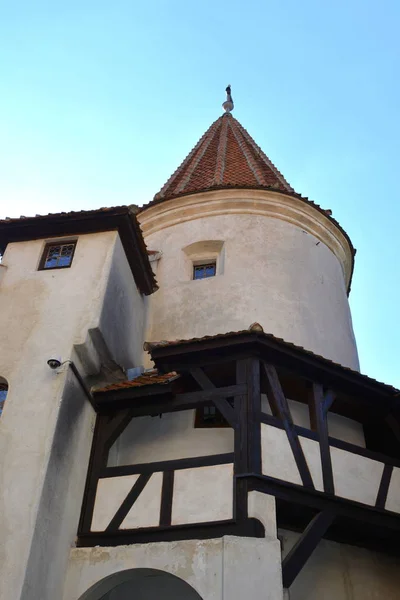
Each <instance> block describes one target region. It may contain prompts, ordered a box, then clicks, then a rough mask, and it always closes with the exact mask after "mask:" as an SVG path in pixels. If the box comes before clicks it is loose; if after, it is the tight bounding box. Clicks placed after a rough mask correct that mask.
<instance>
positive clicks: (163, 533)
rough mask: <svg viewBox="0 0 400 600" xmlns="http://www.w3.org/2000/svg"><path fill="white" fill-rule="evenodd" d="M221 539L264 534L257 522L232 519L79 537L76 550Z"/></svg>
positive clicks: (92, 533)
mask: <svg viewBox="0 0 400 600" xmlns="http://www.w3.org/2000/svg"><path fill="white" fill-rule="evenodd" d="M225 535H234V536H238V537H256V538H263V537H264V535H265V530H264V527H263V525H262V524H261V523H260V521H258V520H257V519H246V520H245V521H242V522H240V523H236V522H235V521H234V520H233V519H230V520H226V521H213V522H208V523H194V524H193V525H172V526H170V527H151V528H146V529H137V530H135V529H128V530H119V531H118V532H117V533H112V532H104V533H97V532H90V533H82V534H80V535H79V537H78V542H77V546H78V547H79V548H83V547H93V546H123V545H125V544H143V543H150V542H171V541H176V540H206V539H212V538H220V537H223V536H225Z"/></svg>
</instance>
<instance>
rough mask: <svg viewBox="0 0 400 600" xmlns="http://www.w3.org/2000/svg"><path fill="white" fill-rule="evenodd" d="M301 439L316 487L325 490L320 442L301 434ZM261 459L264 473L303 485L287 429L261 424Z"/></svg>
mask: <svg viewBox="0 0 400 600" xmlns="http://www.w3.org/2000/svg"><path fill="white" fill-rule="evenodd" d="M299 440H300V444H301V447H302V449H303V453H304V457H305V459H306V462H307V464H308V468H309V470H310V474H311V478H312V480H313V483H314V486H315V489H316V490H319V491H323V489H324V488H323V481H322V468H321V455H320V450H319V444H318V443H317V442H316V441H314V440H309V439H308V438H305V437H302V436H299ZM261 459H262V473H263V474H264V475H268V476H269V477H274V478H275V479H282V480H283V481H290V483H295V484H297V485H302V480H301V477H300V473H299V470H298V468H297V465H296V461H295V459H294V456H293V452H292V449H291V447H290V444H289V440H288V437H287V434H286V431H285V430H283V429H278V428H277V427H272V426H270V425H265V424H264V423H263V424H262V425H261Z"/></svg>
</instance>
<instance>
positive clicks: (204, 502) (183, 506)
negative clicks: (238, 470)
mask: <svg viewBox="0 0 400 600" xmlns="http://www.w3.org/2000/svg"><path fill="white" fill-rule="evenodd" d="M232 518H233V465H232V464H227V465H214V466H211V467H197V468H193V469H180V470H179V471H175V476H174V493H173V497H172V525H185V524H188V523H206V522H207V521H223V520H226V519H232Z"/></svg>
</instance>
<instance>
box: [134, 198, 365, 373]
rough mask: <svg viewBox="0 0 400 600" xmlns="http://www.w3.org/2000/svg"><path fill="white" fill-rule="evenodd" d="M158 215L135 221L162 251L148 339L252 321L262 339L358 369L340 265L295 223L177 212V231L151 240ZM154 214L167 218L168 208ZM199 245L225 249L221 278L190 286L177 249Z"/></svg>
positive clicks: (232, 328)
mask: <svg viewBox="0 0 400 600" xmlns="http://www.w3.org/2000/svg"><path fill="white" fill-rule="evenodd" d="M226 193H228V192H226ZM238 193H239V192H238ZM248 193H249V192H248ZM211 200H212V199H211ZM221 202H222V200H221ZM216 203H217V201H215V202H214V203H213V202H211V201H210V205H211V204H214V205H215V204H216ZM164 204H165V203H164ZM221 206H222V207H223V204H221ZM155 210H156V207H153V208H152V209H149V211H144V212H143V213H142V214H140V215H139V219H140V220H141V221H142V223H143V229H144V235H145V241H146V244H147V246H148V247H149V248H150V249H153V250H160V251H161V252H162V256H161V258H160V260H159V261H158V267H157V280H158V283H159V286H160V289H159V290H158V291H157V292H156V293H155V294H153V296H152V297H151V299H150V321H149V327H148V330H147V334H146V338H147V339H148V340H155V341H157V340H174V339H179V338H191V337H197V336H198V337H202V336H204V335H213V334H217V333H225V332H228V331H238V330H242V329H247V328H248V327H249V325H250V324H251V323H253V322H255V321H257V322H259V323H260V324H261V325H262V326H263V327H264V330H265V331H266V332H270V333H273V334H274V335H276V336H278V337H281V338H283V339H284V340H286V341H289V342H293V343H295V344H298V345H300V346H303V347H304V348H306V349H307V350H312V351H313V352H315V353H317V354H321V355H322V356H325V357H326V358H329V359H332V360H334V361H336V362H338V363H341V364H343V365H345V366H348V367H350V368H353V369H358V368H359V364H358V358H357V350H356V344H355V339H354V334H353V329H352V324H351V317H350V310H349V305H348V300H347V295H346V285H345V280H344V275H343V270H342V266H341V264H340V262H339V260H338V258H337V257H336V256H335V254H334V253H333V252H332V251H331V250H330V249H329V248H328V247H327V246H326V245H325V244H324V243H323V242H322V241H321V240H320V239H318V238H317V237H315V236H314V235H312V234H311V233H308V232H306V231H305V230H304V229H303V228H302V226H301V224H300V223H299V224H296V221H292V222H289V221H285V220H283V219H280V218H274V217H273V216H270V215H269V216H264V215H262V214H233V210H234V209H233V208H232V207H231V206H230V205H229V206H228V207H227V208H226V214H210V216H199V214H201V213H199V214H195V213H193V217H192V219H191V220H185V219H187V216H186V213H185V211H184V210H182V211H181V213H179V211H178V209H177V210H176V214H177V216H176V219H175V221H174V222H175V223H176V224H174V225H170V224H169V223H168V222H166V224H165V228H164V229H160V228H158V230H157V231H154V228H153V233H151V231H152V227H151V223H149V224H148V225H147V220H146V219H148V217H147V216H146V215H147V214H149V213H150V212H151V211H155ZM158 210H159V211H161V212H162V210H165V211H166V212H167V210H168V207H161V205H160V208H159V209H158ZM193 210H194V209H193ZM203 210H205V209H203ZM210 210H211V209H210ZM221 210H223V208H221ZM230 210H231V211H232V212H229V211H230ZM237 210H238V209H237ZM236 212H237V211H236ZM154 214H155V213H154ZM179 214H181V221H182V222H179V221H178V220H179ZM149 218H150V217H149ZM152 218H153V217H152ZM176 221H178V222H176ZM154 222H156V219H155V217H154ZM147 231H149V233H146V232H147ZM202 240H219V241H223V242H224V272H223V274H219V275H217V276H216V277H212V278H208V279H205V280H200V281H191V280H189V278H188V277H187V269H186V268H185V260H186V255H185V253H184V252H183V250H182V249H183V248H185V247H187V246H188V245H189V244H193V243H195V242H200V241H202Z"/></svg>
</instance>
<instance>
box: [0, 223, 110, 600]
mask: <svg viewBox="0 0 400 600" xmlns="http://www.w3.org/2000/svg"><path fill="white" fill-rule="evenodd" d="M116 235H117V234H116V232H107V233H99V234H91V235H83V236H80V237H79V239H78V243H77V247H76V251H75V255H74V260H73V264H72V266H71V268H70V269H60V270H49V271H37V267H38V263H39V260H40V256H41V254H42V251H43V249H44V246H45V243H46V240H34V241H29V242H19V243H13V244H9V246H8V247H7V249H6V252H5V254H4V258H3V264H4V265H6V267H7V268H6V269H4V271H5V274H4V275H3V278H2V281H1V286H0V339H1V340H2V344H1V346H0V374H1V375H2V376H4V377H6V379H7V380H8V382H9V386H10V389H9V394H8V398H7V402H6V404H5V408H4V412H3V414H2V417H1V419H0V489H1V490H2V494H1V495H0V538H1V540H2V543H1V545H0V568H1V575H0V598H3V597H4V598H11V597H12V598H15V599H18V598H19V597H20V594H21V589H22V585H23V582H24V573H25V569H26V567H27V561H28V556H29V552H30V547H31V543H32V536H33V533H34V528H35V523H36V519H37V516H38V510H39V503H40V498H41V494H42V488H43V484H44V480H45V476H46V470H47V468H48V464H49V456H50V453H51V448H52V445H53V443H54V433H55V430H56V424H57V420H58V415H59V411H60V404H61V402H62V400H61V398H62V395H63V389H64V385H65V379H66V374H65V373H62V374H60V375H57V374H55V373H54V372H53V371H51V370H50V369H49V367H48V366H47V364H46V361H47V359H48V358H50V357H51V356H54V355H55V356H62V358H63V359H67V358H69V357H70V356H71V351H72V347H73V344H74V343H79V342H82V341H84V339H85V337H86V332H87V330H88V328H89V327H93V326H96V325H97V322H98V318H99V314H100V308H101V303H102V300H103V296H104V290H105V286H106V280H107V276H108V271H109V268H110V264H111V256H112V250H113V246H114V244H115V239H116ZM16 482H18V485H16Z"/></svg>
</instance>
